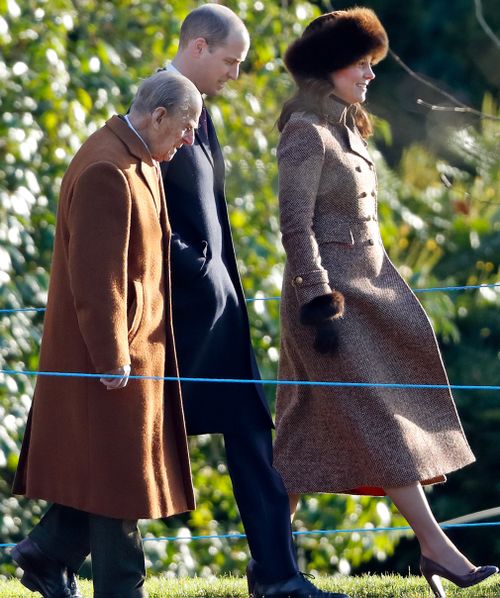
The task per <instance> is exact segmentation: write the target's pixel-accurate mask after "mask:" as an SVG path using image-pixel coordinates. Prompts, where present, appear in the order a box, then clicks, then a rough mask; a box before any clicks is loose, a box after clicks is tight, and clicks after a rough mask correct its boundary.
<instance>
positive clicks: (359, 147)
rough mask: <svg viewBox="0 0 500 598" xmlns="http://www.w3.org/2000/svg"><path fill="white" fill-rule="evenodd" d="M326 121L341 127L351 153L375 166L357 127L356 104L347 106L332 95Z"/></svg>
mask: <svg viewBox="0 0 500 598" xmlns="http://www.w3.org/2000/svg"><path fill="white" fill-rule="evenodd" d="M326 119H327V121H328V122H329V123H330V124H332V125H341V126H342V127H343V129H344V131H345V133H346V140H347V142H348V144H349V147H350V149H351V151H353V152H354V153H356V154H358V155H359V156H361V157H362V158H364V159H365V160H366V161H367V162H369V163H370V164H373V161H372V159H371V157H370V154H369V153H368V150H367V146H368V144H367V143H366V141H365V140H364V139H363V138H362V137H361V135H360V134H359V131H358V129H357V127H356V104H347V103H346V102H344V101H343V100H341V99H340V98H337V97H336V96H335V95H333V94H332V95H331V96H330V99H329V102H328V104H327V109H326Z"/></svg>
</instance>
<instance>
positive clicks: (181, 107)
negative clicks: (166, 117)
mask: <svg viewBox="0 0 500 598" xmlns="http://www.w3.org/2000/svg"><path fill="white" fill-rule="evenodd" d="M201 103H202V100H201V95H200V92H199V91H198V89H197V88H196V86H195V85H194V83H192V82H191V81H190V80H189V79H187V78H186V77H184V76H183V75H181V74H179V73H173V72H170V71H159V72H157V73H155V74H154V75H151V77H148V78H147V79H144V81H143V82H142V83H141V84H140V85H139V89H138V90H137V93H136V95H135V98H134V101H133V103H132V110H136V111H137V112H140V113H141V114H151V113H152V112H153V111H154V110H155V109H156V108H159V107H162V108H166V109H167V112H172V113H174V112H178V111H185V110H188V109H189V108H190V107H191V106H193V104H195V105H196V104H199V105H200V106H201Z"/></svg>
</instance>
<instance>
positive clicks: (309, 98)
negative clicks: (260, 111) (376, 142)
mask: <svg viewBox="0 0 500 598" xmlns="http://www.w3.org/2000/svg"><path fill="white" fill-rule="evenodd" d="M332 94H333V95H335V90H334V88H333V86H332V84H331V83H330V82H329V81H326V80H325V79H301V80H300V83H299V84H298V88H297V90H296V91H295V93H294V94H293V96H292V97H291V98H289V99H288V100H287V101H286V102H285V103H284V104H283V108H282V110H281V114H280V116H279V118H278V122H277V126H278V131H280V133H281V131H282V130H283V129H284V127H285V125H286V123H287V122H288V121H289V119H290V116H291V115H292V114H293V113H294V112H312V113H313V114H316V116H318V117H319V118H320V119H321V120H324V121H326V120H327V114H328V104H329V102H331V97H330V96H331V95H332ZM355 107H356V111H355V113H354V121H355V123H356V127H357V129H358V131H359V132H360V134H361V136H362V137H363V139H367V138H368V137H370V135H371V134H372V133H373V127H372V123H371V121H370V116H369V114H368V112H367V111H366V110H365V109H364V108H363V107H362V106H361V104H355Z"/></svg>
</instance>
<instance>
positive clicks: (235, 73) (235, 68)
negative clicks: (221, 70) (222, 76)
mask: <svg viewBox="0 0 500 598" xmlns="http://www.w3.org/2000/svg"><path fill="white" fill-rule="evenodd" d="M239 76H240V65H239V64H232V65H231V69H230V70H229V78H230V79H232V80H233V81H236V79H237V78H238V77H239Z"/></svg>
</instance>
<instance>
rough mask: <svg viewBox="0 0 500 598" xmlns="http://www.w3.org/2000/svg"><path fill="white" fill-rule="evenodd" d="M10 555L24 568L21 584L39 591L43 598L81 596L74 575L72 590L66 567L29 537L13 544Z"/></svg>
mask: <svg viewBox="0 0 500 598" xmlns="http://www.w3.org/2000/svg"><path fill="white" fill-rule="evenodd" d="M11 556H12V558H13V559H14V561H16V563H17V564H18V565H19V566H20V567H21V568H22V569H23V570H24V575H23V576H22V578H21V583H22V584H23V586H25V587H26V588H28V590H31V591H32V592H40V594H41V595H42V596H43V597H44V598H72V597H78V596H81V594H80V593H79V591H78V586H77V585H76V580H75V579H74V576H73V578H72V580H73V582H74V583H73V587H74V592H76V593H72V590H71V589H70V588H69V587H68V578H67V577H66V567H65V566H64V565H62V564H61V563H58V562H57V561H55V560H53V559H51V558H50V557H48V556H46V555H45V554H44V553H43V552H42V551H41V550H40V548H38V546H37V545H36V544H35V542H33V540H32V539H31V538H29V537H28V538H25V539H24V540H22V541H21V542H19V544H17V545H16V546H14V548H13V549H12V552H11Z"/></svg>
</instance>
